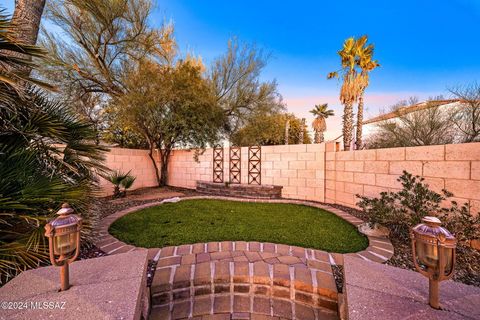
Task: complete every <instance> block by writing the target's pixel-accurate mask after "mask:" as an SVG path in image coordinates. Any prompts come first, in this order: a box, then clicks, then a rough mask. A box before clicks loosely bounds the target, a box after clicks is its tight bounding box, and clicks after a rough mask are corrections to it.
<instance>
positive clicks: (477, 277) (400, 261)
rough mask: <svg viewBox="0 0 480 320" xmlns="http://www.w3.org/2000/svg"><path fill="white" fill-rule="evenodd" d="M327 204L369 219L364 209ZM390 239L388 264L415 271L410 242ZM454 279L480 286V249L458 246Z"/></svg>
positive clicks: (363, 218)
mask: <svg viewBox="0 0 480 320" xmlns="http://www.w3.org/2000/svg"><path fill="white" fill-rule="evenodd" d="M327 205H330V206H332V207H335V208H338V209H340V210H343V211H345V212H347V213H349V214H351V215H352V216H355V217H357V218H359V219H362V220H364V221H367V217H366V215H365V213H364V212H363V211H360V210H357V209H354V208H349V207H345V206H342V205H338V204H330V203H327ZM390 241H391V242H392V245H393V247H394V249H395V250H394V254H393V257H392V258H390V260H388V261H387V262H386V264H388V265H391V266H394V267H399V268H403V269H408V270H414V271H415V266H414V265H413V261H412V249H411V246H410V243H405V242H402V241H400V240H399V239H395V238H390ZM453 280H455V281H458V282H462V283H465V284H469V285H474V286H477V287H480V251H477V250H475V249H472V248H470V247H466V246H457V263H456V267H455V274H454V275H453Z"/></svg>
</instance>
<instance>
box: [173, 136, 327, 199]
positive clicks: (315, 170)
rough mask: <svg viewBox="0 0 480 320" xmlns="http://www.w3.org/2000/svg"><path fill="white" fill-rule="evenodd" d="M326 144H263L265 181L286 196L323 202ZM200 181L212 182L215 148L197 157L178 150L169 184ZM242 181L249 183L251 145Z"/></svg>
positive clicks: (226, 162) (226, 178)
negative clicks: (277, 186)
mask: <svg viewBox="0 0 480 320" xmlns="http://www.w3.org/2000/svg"><path fill="white" fill-rule="evenodd" d="M324 166H325V145H324V144H310V145H305V144H300V145H281V146H264V147H262V161H261V172H262V177H261V179H262V184H274V185H281V186H283V191H282V194H283V196H284V197H285V198H292V199H306V200H315V201H324V190H325V185H324V179H325V177H324V172H325V170H324ZM223 168H224V181H229V148H224V163H223ZM197 180H202V181H213V150H212V149H207V150H206V151H205V152H204V153H203V154H202V155H200V156H199V158H198V162H196V161H195V159H194V152H193V151H188V150H175V151H174V152H173V154H172V158H171V160H170V165H169V179H168V184H169V185H171V186H176V187H184V188H195V184H196V181H197ZM241 182H242V183H248V148H247V147H243V148H242V149H241Z"/></svg>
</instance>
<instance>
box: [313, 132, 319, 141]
mask: <svg viewBox="0 0 480 320" xmlns="http://www.w3.org/2000/svg"><path fill="white" fill-rule="evenodd" d="M313 143H320V132H319V131H318V130H315V135H314V136H313Z"/></svg>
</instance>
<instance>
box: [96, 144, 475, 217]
mask: <svg viewBox="0 0 480 320" xmlns="http://www.w3.org/2000/svg"><path fill="white" fill-rule="evenodd" d="M336 149H337V148H336V146H335V145H334V144H333V143H327V144H309V145H305V144H300V145H280V146H264V147H262V162H261V166H262V184H273V185H280V186H283V192H282V193H283V196H284V197H285V198H290V199H304V200H314V201H321V202H323V201H325V202H329V203H338V204H342V205H346V206H350V207H356V203H357V202H358V199H357V198H356V196H355V195H356V194H360V195H365V196H370V197H377V196H378V195H379V194H380V192H382V191H396V190H399V189H400V187H401V184H400V183H399V182H398V181H397V178H398V176H400V175H401V173H402V171H403V170H407V171H409V172H411V173H412V174H416V175H420V176H423V177H425V181H426V182H427V183H428V184H429V185H430V187H431V188H432V189H433V190H435V191H437V192H439V191H441V190H442V189H444V188H445V189H447V190H448V191H450V192H452V193H454V195H455V197H454V200H456V201H457V202H459V203H462V204H463V203H464V202H467V203H469V204H470V206H471V207H472V210H471V211H472V213H474V214H476V213H477V212H479V211H480V143H468V144H451V145H439V146H425V147H409V148H390V149H377V150H360V151H340V152H336V151H335V150H336ZM194 155H195V152H194V151H190V150H174V151H173V153H172V156H171V159H170V164H169V178H168V184H169V185H171V186H177V187H184V188H190V189H194V188H195V186H196V181H197V180H202V181H212V180H213V172H212V171H213V150H212V149H206V150H205V151H204V152H203V153H202V154H200V155H199V156H198V162H197V161H195V159H194ZM155 157H156V158H157V159H158V155H157V154H155ZM241 158H242V160H241V170H242V175H241V181H242V183H247V182H248V148H246V147H244V148H242V149H241ZM106 165H107V166H108V167H109V168H111V169H113V170H121V171H123V172H127V171H129V170H131V172H132V174H133V175H135V176H136V177H137V180H136V182H135V184H134V188H133V189H137V188H143V187H153V186H156V185H157V182H156V178H155V171H154V169H153V166H152V163H151V161H150V158H149V157H148V151H147V150H133V149H121V148H112V149H111V151H110V152H109V153H108V154H107V159H106ZM101 180H102V181H101V186H102V188H103V191H104V193H105V194H111V193H112V191H113V187H112V186H111V184H110V183H108V182H107V181H105V180H103V179H101ZM224 181H229V148H224Z"/></svg>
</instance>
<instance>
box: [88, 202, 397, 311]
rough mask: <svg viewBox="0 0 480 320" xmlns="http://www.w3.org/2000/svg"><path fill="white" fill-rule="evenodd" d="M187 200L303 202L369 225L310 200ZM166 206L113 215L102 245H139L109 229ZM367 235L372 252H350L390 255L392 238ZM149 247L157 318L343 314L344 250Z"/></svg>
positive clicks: (115, 248)
mask: <svg viewBox="0 0 480 320" xmlns="http://www.w3.org/2000/svg"><path fill="white" fill-rule="evenodd" d="M187 199H221V200H233V201H247V202H269V203H293V204H301V205H308V206H312V207H317V208H320V209H324V210H327V211H329V212H331V213H333V214H335V215H337V216H339V217H341V218H342V219H344V220H346V221H348V222H349V223H351V224H353V225H355V226H358V225H360V224H362V223H363V221H362V220H360V219H358V218H356V217H353V216H352V215H350V214H348V213H346V212H344V211H342V210H339V209H336V208H333V207H330V206H328V205H323V204H320V203H315V202H310V201H302V200H285V199H281V200H271V199H268V200H267V199H239V198H232V197H219V196H194V197H184V198H182V200H187ZM161 204H162V202H153V203H148V204H144V205H141V206H137V207H132V208H128V209H126V210H122V211H119V212H116V213H114V214H112V215H110V216H108V217H106V218H105V219H103V220H102V222H101V224H100V226H99V234H100V236H99V238H98V240H97V242H96V245H97V246H98V247H99V248H100V249H102V250H103V251H105V252H106V253H107V254H116V253H121V252H127V251H132V250H136V249H140V248H136V247H134V246H131V245H128V244H125V243H123V242H121V241H119V240H118V239H116V238H114V237H113V236H111V235H110V234H109V233H108V228H109V226H110V225H111V224H112V223H113V222H114V221H115V220H117V219H118V218H120V217H122V216H124V215H126V214H129V213H131V212H134V211H138V210H141V209H144V208H148V207H153V206H157V205H161ZM367 237H368V240H369V247H368V248H367V249H365V250H363V251H360V252H356V253H348V254H347V255H348V256H356V257H360V258H362V259H364V260H369V261H375V262H380V263H383V262H385V261H387V260H388V259H390V257H391V256H392V255H393V246H392V244H391V243H390V241H389V240H388V238H378V237H371V236H368V235H367ZM142 250H145V249H143V248H142ZM148 250H149V257H150V258H151V259H154V260H156V261H157V270H156V273H155V276H154V279H153V283H152V288H151V293H152V304H153V309H152V314H151V318H152V319H184V318H189V317H190V318H191V317H193V316H195V317H197V316H198V317H199V318H198V319H204V318H205V317H207V316H208V315H213V314H215V315H221V314H224V315H225V317H226V318H225V319H264V318H261V317H262V316H263V317H266V318H265V319H275V318H270V317H277V316H280V317H282V318H286V319H296V318H298V319H330V318H332V319H334V318H337V314H336V310H337V299H338V298H339V295H338V294H337V290H336V286H335V281H334V278H333V274H332V269H331V265H332V264H339V265H342V264H343V255H342V254H338V253H328V252H325V251H321V250H315V249H306V248H301V247H296V246H288V245H284V244H274V243H259V242H245V241H223V242H209V243H197V244H188V245H181V246H175V247H164V248H156V249H155V248H154V249H148ZM227 316H228V317H227ZM257 316H258V317H257ZM205 319H207V318H205ZM208 319H210V318H208ZM215 319H216V318H215ZM219 319H222V318H221V317H220V318H219Z"/></svg>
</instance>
